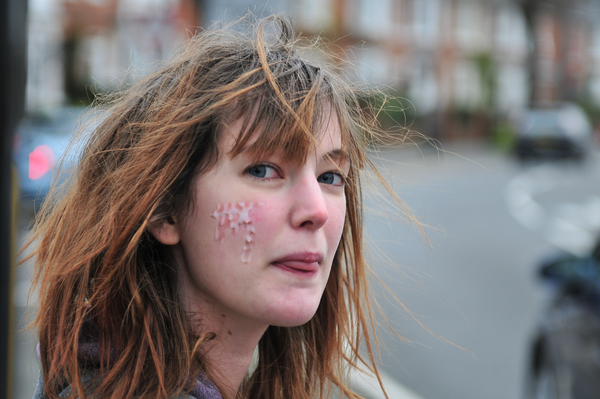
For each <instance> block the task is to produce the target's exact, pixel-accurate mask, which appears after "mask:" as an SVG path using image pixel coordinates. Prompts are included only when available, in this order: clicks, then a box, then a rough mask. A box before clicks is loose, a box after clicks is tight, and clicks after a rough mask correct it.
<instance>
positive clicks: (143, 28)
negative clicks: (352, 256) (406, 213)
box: [0, 0, 600, 399]
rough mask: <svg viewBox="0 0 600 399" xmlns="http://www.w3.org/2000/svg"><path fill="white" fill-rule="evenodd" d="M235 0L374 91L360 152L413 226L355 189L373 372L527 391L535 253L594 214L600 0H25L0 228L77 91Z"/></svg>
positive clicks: (34, 364) (217, 16)
mask: <svg viewBox="0 0 600 399" xmlns="http://www.w3.org/2000/svg"><path fill="white" fill-rule="evenodd" d="M15 3H16V2H15ZM246 10H250V11H252V12H253V13H254V14H255V15H258V16H261V15H263V16H264V15H268V14H271V13H281V14H285V15H289V16H291V17H292V18H293V20H294V22H295V24H296V28H297V31H298V32H301V33H302V35H303V36H308V37H310V36H311V35H315V34H318V35H320V36H321V37H322V38H323V39H324V40H325V43H326V46H327V48H328V49H329V50H330V51H331V53H332V54H333V55H334V57H335V59H338V60H340V66H341V69H342V72H343V73H346V74H348V75H349V76H351V77H352V79H354V81H355V83H356V84H357V85H365V86H369V87H380V88H381V89H382V90H384V91H385V92H386V93H388V95H389V96H388V98H386V99H384V98H382V97H381V96H373V97H372V98H365V99H364V100H365V101H368V102H371V103H373V104H376V105H377V106H378V107H380V109H381V111H382V112H381V113H380V122H381V124H382V126H383V127H384V128H385V129H386V131H387V132H388V135H387V136H386V137H385V145H383V144H381V143H379V144H374V145H373V148H372V152H371V156H372V159H373V161H374V162H375V163H376V164H377V165H378V166H380V168H381V170H382V173H383V174H384V176H385V177H386V178H387V179H388V181H389V182H390V184H391V186H392V188H393V190H394V191H395V192H396V193H397V194H398V195H399V196H400V197H401V198H402V199H403V200H404V201H405V202H406V205H407V207H408V208H410V209H411V210H412V212H413V213H414V215H415V216H416V217H417V219H418V220H420V221H421V222H422V223H424V224H425V225H426V227H425V231H426V233H427V237H428V240H429V242H427V239H425V238H424V237H423V236H422V235H421V234H420V233H419V229H418V227H417V226H416V225H414V224H410V223H406V222H405V221H403V220H402V218H401V217H398V215H397V212H396V213H394V212H391V210H390V209H389V207H388V208H385V206H386V205H385V204H386V201H385V198H383V199H382V198H378V197H376V196H373V195H371V194H372V190H370V189H368V188H367V189H366V197H367V204H368V206H369V211H368V212H367V213H366V225H367V233H368V236H369V250H370V252H371V255H372V259H373V269H374V270H375V272H376V273H377V275H378V276H379V277H380V278H381V280H382V281H383V282H385V285H386V287H387V289H389V292H391V293H392V294H393V295H395V296H396V297H397V298H398V299H399V300H400V301H401V302H402V303H403V304H404V305H405V306H406V309H404V308H402V307H401V306H399V304H398V303H397V302H395V301H394V300H390V299H389V295H388V296H387V297H386V295H385V292H387V291H386V289H385V288H382V287H380V284H379V283H378V282H374V287H375V290H376V291H377V292H381V293H382V295H381V298H380V300H381V303H380V305H381V309H382V311H383V314H384V316H385V320H384V319H383V318H382V319H380V322H381V324H383V325H385V323H386V321H387V322H389V323H390V325H391V326H393V327H394V328H395V329H396V330H397V332H398V333H399V334H400V335H401V336H402V337H403V338H402V339H400V338H399V337H396V336H394V335H393V334H385V333H384V334H383V335H382V337H381V338H382V341H381V344H382V350H381V367H382V369H383V370H384V372H385V374H386V378H387V379H388V381H389V382H390V383H392V384H400V385H401V386H403V387H406V388H407V389H409V390H410V391H412V392H414V396H411V397H414V398H418V397H421V398H426V399H454V398H456V399H482V398H483V399H521V398H526V397H528V396H527V395H528V393H527V392H526V390H527V387H528V386H529V385H530V384H534V385H535V384H537V383H538V382H536V380H535V377H534V376H532V375H533V374H535V372H533V371H532V366H531V362H532V351H533V342H534V340H535V337H536V334H537V333H538V330H539V326H540V323H541V321H542V320H543V319H544V317H545V314H546V313H545V312H546V309H547V308H548V307H549V306H550V305H551V303H552V301H553V297H552V293H551V292H550V291H549V290H547V289H546V288H545V286H544V285H543V284H541V282H540V281H539V279H538V278H537V275H538V269H539V265H540V262H541V261H542V259H546V258H549V257H552V256H554V255H555V254H557V253H566V254H571V255H572V256H578V257H581V256H586V254H588V253H589V252H590V251H591V250H592V248H593V247H594V245H595V244H596V240H597V238H598V236H599V233H600V152H599V150H598V148H597V145H598V139H599V137H600V135H599V133H598V132H599V129H598V128H597V127H598V126H600V24H598V23H597V21H599V20H600V0H270V1H266V0H265V1H263V2H258V1H245V0H27V14H26V17H27V23H26V25H25V26H26V27H25V29H24V30H25V31H26V36H25V38H24V39H26V43H27V44H26V46H25V47H23V49H22V50H23V51H25V52H26V57H23V58H25V59H26V63H24V64H23V65H22V69H23V73H24V74H26V84H25V85H24V87H23V91H24V96H23V97H24V105H23V108H24V112H23V118H22V119H21V120H20V121H19V122H18V124H16V128H15V129H14V130H15V134H16V135H15V139H14V143H13V149H12V150H13V157H12V159H13V167H14V169H15V171H16V172H15V173H16V175H17V176H18V178H16V181H17V182H18V186H19V190H20V194H19V202H18V205H17V211H18V214H17V220H18V222H17V228H16V229H17V235H16V237H17V239H16V241H17V245H18V246H20V245H22V244H23V243H24V242H25V240H26V239H27V237H28V228H29V225H30V223H31V220H32V217H33V216H34V214H35V210H36V209H38V208H39V202H40V201H41V200H42V199H43V195H44V193H45V192H46V190H47V189H48V187H49V184H50V175H51V172H52V165H53V164H54V163H55V162H56V160H57V159H58V158H59V157H60V156H61V155H62V152H61V151H62V149H63V148H64V146H65V145H66V143H67V142H68V140H69V138H70V137H71V135H72V133H73V130H74V128H75V125H76V122H77V118H78V116H79V113H80V111H81V110H82V109H84V107H86V106H88V105H89V104H90V103H91V102H92V100H93V98H94V96H95V95H98V94H102V93H106V92H110V91H111V90H114V89H116V88H117V87H122V86H123V85H126V84H127V82H130V81H131V80H133V79H135V78H136V77H137V76H139V75H140V74H143V73H145V72H147V71H149V70H151V69H152V68H153V66H154V65H155V64H156V62H157V61H159V60H161V59H164V58H167V57H169V55H171V54H172V53H173V52H174V51H175V50H176V49H177V47H178V46H180V45H181V44H182V43H184V41H185V40H186V38H188V37H190V36H191V35H193V34H194V33H195V32H197V31H198V30H200V29H202V27H206V26H208V25H209V24H211V23H212V22H214V21H222V22H227V21H230V20H232V19H234V18H237V17H239V16H241V15H243V14H244V12H245V11H246ZM341 60H349V61H351V62H352V65H353V68H348V67H347V66H345V64H343V63H342V62H341ZM17 100H18V99H17ZM423 137H428V138H429V140H425V139H424V138H423ZM382 204H383V208H382ZM386 209H387V211H386ZM0 267H5V265H0ZM31 271H32V265H31V263H26V264H24V265H22V266H21V267H19V268H17V269H15V270H14V271H13V277H12V281H13V284H12V289H11V291H10V295H11V307H12V312H13V313H12V322H11V324H10V326H11V328H12V333H13V335H12V341H11V343H10V348H11V351H12V352H11V356H10V363H9V370H10V373H9V375H10V379H9V380H10V382H11V384H12V385H11V393H10V396H9V398H11V399H28V398H31V396H32V394H33V391H34V389H35V384H36V382H37V375H38V369H39V362H38V361H37V359H36V357H35V345H36V343H37V341H36V338H35V333H34V331H25V330H24V327H25V325H26V313H27V293H28V290H29V287H30V276H31ZM3 305H4V304H3ZM29 306H30V309H29V310H30V311H32V312H35V298H34V297H33V298H31V300H30V303H29ZM383 329H384V330H385V327H384V328H383ZM599 331H600V330H599ZM596 339H597V341H594V342H598V343H599V344H598V345H597V346H595V347H594V348H595V349H594V350H595V351H596V352H594V354H593V355H594V356H596V357H595V359H596V360H595V361H596V362H597V363H599V364H600V337H598V336H596ZM0 357H4V358H9V357H8V355H7V354H5V353H0ZM598 378H599V379H600V376H599V377H598ZM541 384H542V383H541ZM542 385H543V384H542ZM595 395H596V396H589V397H590V398H591V397H597V391H596V394H595ZM0 397H2V393H0ZM392 397H394V396H392ZM407 397H408V396H407ZM537 397H538V398H544V397H548V398H549V397H552V396H540V395H538V396H537ZM584 397H585V398H587V396H580V398H584ZM374 398H375V396H373V399H374ZM569 398H570V397H569ZM574 398H575V399H577V397H576V396H575V397H574ZM559 399H560V397H559Z"/></svg>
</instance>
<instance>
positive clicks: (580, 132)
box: [514, 103, 594, 160]
mask: <svg viewBox="0 0 600 399" xmlns="http://www.w3.org/2000/svg"><path fill="white" fill-rule="evenodd" d="M593 144H594V140H593V129H592V126H591V124H590V121H589V119H588V117H587V115H586V114H585V112H584V111H583V110H582V109H581V108H580V107H579V106H577V105H575V104H569V103H566V104H561V105H559V106H556V107H553V108H536V109H529V110H527V111H525V112H524V113H523V114H522V115H521V117H520V118H518V123H517V137H516V141H515V147H514V151H515V154H516V155H517V157H518V158H519V159H521V160H528V159H538V158H546V159H560V158H576V159H581V158H583V157H584V156H585V154H586V153H587V152H588V150H589V149H590V148H591V147H592V146H593Z"/></svg>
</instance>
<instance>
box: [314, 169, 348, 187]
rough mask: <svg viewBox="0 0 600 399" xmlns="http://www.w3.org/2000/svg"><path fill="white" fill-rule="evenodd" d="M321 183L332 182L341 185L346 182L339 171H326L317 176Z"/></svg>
mask: <svg viewBox="0 0 600 399" xmlns="http://www.w3.org/2000/svg"><path fill="white" fill-rule="evenodd" d="M317 181H318V182H319V183H323V184H331V185H334V186H341V185H343V184H344V178H343V177H342V175H341V173H337V172H326V173H323V174H322V175H321V176H319V177H318V178H317Z"/></svg>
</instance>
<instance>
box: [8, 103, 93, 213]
mask: <svg viewBox="0 0 600 399" xmlns="http://www.w3.org/2000/svg"><path fill="white" fill-rule="evenodd" d="M81 111H82V108H75V107H72V108H62V109H59V110H55V111H51V112H44V113H36V114H34V115H31V116H28V117H26V118H24V119H23V120H22V121H21V122H20V123H19V125H18V126H17V130H16V134H15V137H14V146H13V160H14V162H15V165H16V167H17V173H18V183H19V184H18V185H19V192H20V196H21V198H22V199H24V200H35V202H36V205H39V202H41V200H42V199H43V198H44V197H45V196H46V194H47V192H48V190H49V189H50V186H51V179H52V177H53V174H54V172H55V169H56V166H57V164H58V162H59V161H60V159H61V157H62V156H63V155H64V152H65V150H66V148H67V146H68V144H69V141H70V140H71V138H72V137H73V134H74V132H75V129H76V127H77V121H78V119H79V116H80V114H81ZM67 163H68V161H67ZM66 166H68V165H66Z"/></svg>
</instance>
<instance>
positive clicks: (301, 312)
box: [270, 306, 317, 327]
mask: <svg viewBox="0 0 600 399" xmlns="http://www.w3.org/2000/svg"><path fill="white" fill-rule="evenodd" d="M316 312H317V306H314V307H303V308H302V309H293V310H292V309H289V310H288V311H286V312H283V313H281V314H280V317H277V318H276V319H275V320H272V322H271V323H270V324H271V325H272V326H275V327H297V326H301V325H303V324H306V323H308V322H309V321H310V319H312V318H313V316H314V315H315V313H316Z"/></svg>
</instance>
